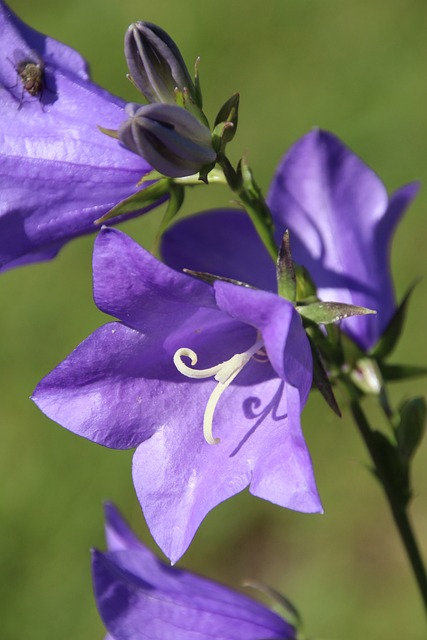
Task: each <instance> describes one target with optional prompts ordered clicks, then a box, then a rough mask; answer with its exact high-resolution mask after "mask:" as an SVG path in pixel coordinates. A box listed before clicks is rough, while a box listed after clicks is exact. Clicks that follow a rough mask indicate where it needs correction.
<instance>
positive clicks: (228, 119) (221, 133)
mask: <svg viewBox="0 0 427 640" xmlns="http://www.w3.org/2000/svg"><path fill="white" fill-rule="evenodd" d="M239 99H240V96H239V94H238V93H235V94H233V95H232V96H231V98H229V99H228V100H227V101H226V102H225V103H224V104H223V106H222V107H221V109H220V110H219V112H218V115H217V117H216V118H215V124H214V130H213V134H212V142H213V147H214V149H215V150H216V151H224V149H225V145H226V144H228V143H229V142H231V140H232V139H233V138H234V136H235V135H236V131H237V124H238V121H239V115H238V114H239Z"/></svg>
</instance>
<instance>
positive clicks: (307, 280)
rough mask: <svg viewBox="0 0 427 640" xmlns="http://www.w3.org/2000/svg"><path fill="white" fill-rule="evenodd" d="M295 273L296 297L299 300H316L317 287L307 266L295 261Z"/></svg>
mask: <svg viewBox="0 0 427 640" xmlns="http://www.w3.org/2000/svg"><path fill="white" fill-rule="evenodd" d="M294 269H295V275H296V279H297V291H296V298H297V301H298V302H303V301H306V302H314V301H315V300H317V298H316V287H315V285H314V282H313V280H312V279H311V276H310V274H309V273H308V271H307V269H306V268H305V267H302V266H301V265H299V264H296V263H295V262H294Z"/></svg>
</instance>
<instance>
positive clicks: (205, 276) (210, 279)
mask: <svg viewBox="0 0 427 640" xmlns="http://www.w3.org/2000/svg"><path fill="white" fill-rule="evenodd" d="M183 271H184V273H188V275H190V276H194V277H195V278H198V279H199V280H203V282H207V283H208V284H214V283H215V282H216V281H219V282H230V283H231V284H236V285H237V286H239V287H247V288H248V289H255V287H253V286H252V285H250V284H247V283H246V282H241V281H240V280H233V279H232V278H223V277H222V276H215V275H214V274H212V273H205V272H204V271H193V270H192V269H183Z"/></svg>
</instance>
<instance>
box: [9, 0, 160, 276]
mask: <svg viewBox="0 0 427 640" xmlns="http://www.w3.org/2000/svg"><path fill="white" fill-rule="evenodd" d="M0 33H1V41H0V50H1V56H0V115H1V117H0V190H1V194H2V197H1V203H0V267H3V268H10V267H13V266H18V265H22V264H28V263H30V262H36V261H39V260H47V259H49V258H52V257H54V256H55V255H56V254H57V252H58V251H59V249H60V248H61V247H62V246H63V245H64V244H65V243H66V242H68V241H69V240H70V239H72V238H74V237H76V236H79V235H82V234H84V233H89V232H91V231H97V227H96V226H95V225H94V224H93V223H94V221H95V220H96V219H98V218H100V217H101V216H102V215H103V214H105V213H106V212H107V211H108V210H109V209H111V208H112V207H113V206H114V205H116V204H117V203H118V202H120V201H121V200H123V199H124V198H127V197H129V196H131V195H132V194H134V193H135V192H136V190H137V187H136V184H137V182H138V181H139V180H140V179H141V178H142V177H143V176H144V175H145V174H146V173H147V172H148V171H149V170H150V169H151V167H150V166H149V165H148V163H147V162H146V161H145V160H143V159H142V158H141V157H138V156H137V155H135V154H134V153H132V152H131V151H129V150H128V149H126V148H125V147H123V146H122V145H121V144H120V142H119V141H117V140H114V139H112V138H110V137H108V136H106V135H104V134H103V133H101V131H100V130H99V129H98V125H101V126H103V127H107V128H112V129H114V128H115V129H117V128H119V126H120V125H121V124H122V122H123V121H124V120H125V119H126V117H127V116H126V114H125V111H124V108H125V103H124V102H123V101H122V100H120V99H119V98H116V97H115V96H112V95H111V94H109V93H108V92H107V91H105V90H103V89H101V88H100V87H98V86H97V85H96V84H94V83H93V82H91V80H90V77H89V74H88V69H87V65H86V62H85V60H84V59H83V58H82V57H81V56H80V55H79V54H78V53H77V52H76V51H74V50H73V49H71V48H70V47H67V46H66V45H64V44H62V43H61V42H57V41H56V40H54V39H53V38H49V37H48V36H45V35H43V34H41V33H38V32H37V31H34V30H33V29H31V28H30V27H28V26H27V25H26V24H24V23H23V22H21V20H20V19H19V18H18V17H17V16H16V15H14V13H13V12H12V11H11V10H10V9H9V8H8V7H7V5H6V4H5V3H4V2H3V1H2V0H0ZM28 65H30V66H28ZM25 69H28V70H30V71H31V70H32V71H34V72H35V73H38V83H37V82H36V84H35V85H34V84H33V83H32V82H31V81H30V80H28V78H26V77H25V75H23V74H25ZM24 84H25V86H24ZM25 87H27V88H25ZM117 220H118V219H115V221H116V222H117Z"/></svg>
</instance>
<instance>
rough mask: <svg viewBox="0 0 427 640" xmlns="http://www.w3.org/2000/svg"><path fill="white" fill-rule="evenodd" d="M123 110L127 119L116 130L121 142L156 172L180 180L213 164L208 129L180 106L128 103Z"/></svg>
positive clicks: (214, 155) (213, 154)
mask: <svg viewBox="0 0 427 640" xmlns="http://www.w3.org/2000/svg"><path fill="white" fill-rule="evenodd" d="M126 111H127V113H128V115H129V116H130V117H129V120H126V121H125V122H124V123H123V124H122V125H121V127H120V130H119V138H120V140H121V142H123V144H124V145H126V146H127V147H128V148H129V149H131V150H132V151H134V152H135V153H139V154H140V155H141V156H142V157H143V158H145V159H146V160H147V162H150V164H151V165H152V166H153V167H154V168H155V169H157V171H159V172H160V173H163V174H164V175H166V176H169V177H171V178H181V177H183V176H190V175H192V174H193V173H198V172H199V171H201V170H202V169H203V167H205V166H206V165H208V166H209V165H213V164H215V159H216V153H215V151H214V149H213V147H212V137H211V133H210V131H209V129H208V128H207V127H205V125H204V124H202V123H201V122H199V121H198V120H197V119H196V118H195V117H194V116H193V115H192V114H191V113H189V112H188V111H185V109H183V108H182V107H178V106H176V105H172V104H147V105H145V106H142V107H141V106H139V105H133V104H130V105H128V108H127V109H126Z"/></svg>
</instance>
